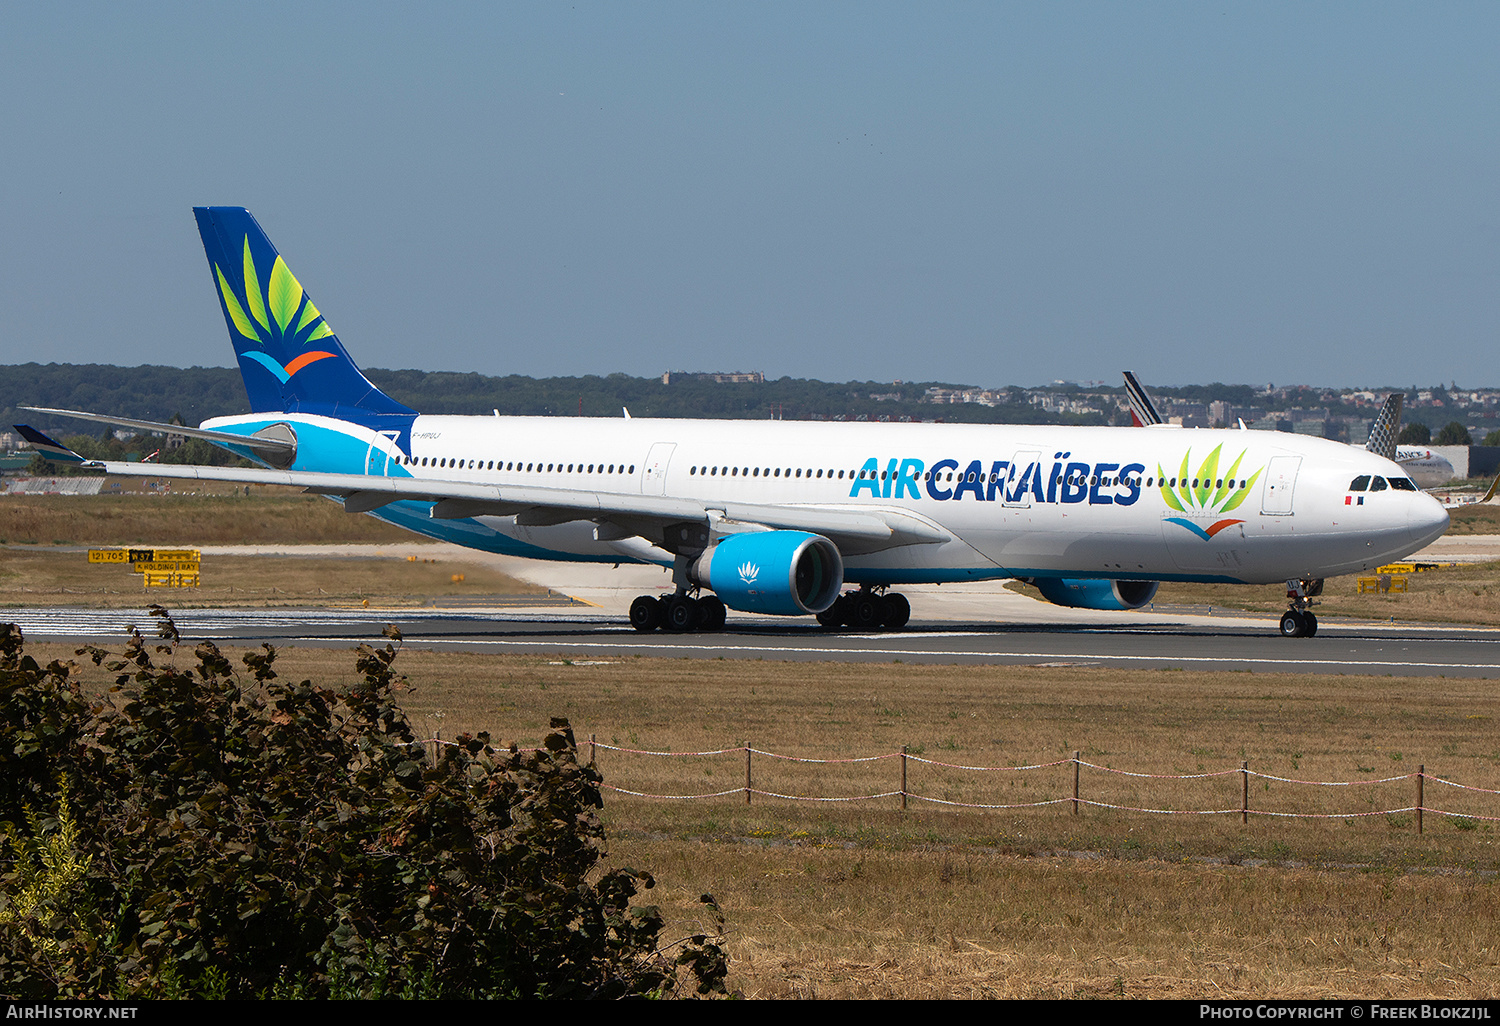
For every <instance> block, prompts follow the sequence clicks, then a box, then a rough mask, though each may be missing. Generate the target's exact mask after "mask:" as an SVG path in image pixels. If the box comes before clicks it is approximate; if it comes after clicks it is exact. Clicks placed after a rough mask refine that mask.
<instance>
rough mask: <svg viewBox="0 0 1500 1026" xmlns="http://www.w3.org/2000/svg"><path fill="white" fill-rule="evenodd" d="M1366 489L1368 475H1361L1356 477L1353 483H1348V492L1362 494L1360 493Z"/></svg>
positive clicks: (1368, 481) (1368, 479)
mask: <svg viewBox="0 0 1500 1026" xmlns="http://www.w3.org/2000/svg"><path fill="white" fill-rule="evenodd" d="M1368 487H1370V475H1369V474H1361V475H1359V476H1358V477H1356V478H1355V479H1354V480H1353V481H1350V482H1349V490H1350V491H1351V492H1362V491H1364V490H1365V489H1366V488H1368Z"/></svg>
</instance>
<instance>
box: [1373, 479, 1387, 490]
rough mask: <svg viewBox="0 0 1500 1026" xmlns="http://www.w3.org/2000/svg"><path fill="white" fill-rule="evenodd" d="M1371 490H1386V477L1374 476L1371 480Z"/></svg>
mask: <svg viewBox="0 0 1500 1026" xmlns="http://www.w3.org/2000/svg"><path fill="white" fill-rule="evenodd" d="M1370 491H1372V492H1383V491H1385V478H1383V477H1376V478H1372V479H1371V480H1370Z"/></svg>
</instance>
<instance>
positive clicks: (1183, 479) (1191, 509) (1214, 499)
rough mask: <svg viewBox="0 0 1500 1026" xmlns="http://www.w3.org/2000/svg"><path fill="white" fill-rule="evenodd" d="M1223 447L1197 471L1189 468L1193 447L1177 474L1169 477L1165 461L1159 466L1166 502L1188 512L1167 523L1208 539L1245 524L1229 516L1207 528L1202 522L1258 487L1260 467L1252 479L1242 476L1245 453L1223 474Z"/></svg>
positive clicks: (1215, 450)
mask: <svg viewBox="0 0 1500 1026" xmlns="http://www.w3.org/2000/svg"><path fill="white" fill-rule="evenodd" d="M1223 448H1224V447H1223V446H1222V445H1218V446H1215V447H1214V451H1213V452H1211V453H1209V454H1208V458H1207V459H1205V460H1204V461H1203V462H1202V463H1201V464H1199V466H1198V471H1197V473H1196V474H1193V473H1190V471H1189V467H1190V466H1191V459H1192V450H1191V449H1189V450H1188V451H1187V452H1185V453H1183V454H1182V467H1181V469H1180V470H1179V471H1178V474H1177V476H1176V477H1173V478H1170V479H1169V478H1168V477H1167V473H1166V471H1165V470H1163V469H1162V466H1161V464H1160V463H1158V464H1157V465H1156V474H1157V478H1156V479H1157V481H1158V482H1159V483H1160V487H1161V497H1162V501H1163V502H1165V503H1166V504H1167V505H1168V506H1169V507H1171V508H1172V509H1174V510H1176V511H1177V512H1179V513H1182V514H1185V515H1184V516H1181V517H1167V522H1168V523H1172V524H1177V525H1178V526H1180V527H1184V528H1186V529H1187V530H1189V531H1191V532H1193V533H1194V534H1196V535H1197V536H1198V537H1200V538H1202V539H1203V540H1204V541H1207V540H1208V539H1210V538H1212V537H1213V536H1214V535H1216V534H1218V533H1219V532H1220V531H1222V530H1224V528H1226V527H1232V526H1234V525H1235V524H1243V523H1244V521H1243V520H1235V519H1233V518H1227V519H1221V520H1216V521H1214V522H1213V523H1211V524H1209V525H1208V526H1206V527H1205V526H1203V525H1202V524H1201V523H1200V522H1199V521H1205V520H1207V519H1209V518H1210V517H1213V516H1217V515H1222V514H1224V513H1228V512H1229V511H1230V510H1233V509H1235V508H1236V507H1238V506H1239V505H1240V503H1242V502H1244V501H1245V498H1246V496H1248V495H1249V494H1250V489H1251V488H1252V487H1254V485H1255V482H1256V481H1257V480H1259V479H1260V474H1261V471H1260V470H1257V471H1256V472H1255V473H1253V474H1251V475H1250V476H1249V477H1248V478H1243V479H1242V478H1240V476H1239V470H1240V463H1241V462H1243V461H1244V459H1245V453H1244V452H1241V453H1240V454H1239V456H1238V457H1236V459H1235V461H1234V464H1233V465H1232V466H1230V468H1229V469H1228V470H1227V471H1224V472H1222V473H1221V472H1220V470H1219V456H1220V453H1221V452H1222V450H1223ZM1264 469H1265V468H1264V467H1262V468H1261V470H1264Z"/></svg>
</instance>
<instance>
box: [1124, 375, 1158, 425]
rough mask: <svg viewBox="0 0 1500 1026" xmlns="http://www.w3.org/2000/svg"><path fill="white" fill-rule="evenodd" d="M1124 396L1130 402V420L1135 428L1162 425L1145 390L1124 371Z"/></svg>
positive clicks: (1134, 378)
mask: <svg viewBox="0 0 1500 1026" xmlns="http://www.w3.org/2000/svg"><path fill="white" fill-rule="evenodd" d="M1124 373H1125V395H1126V397H1127V398H1128V399H1129V401H1130V419H1131V420H1132V421H1133V422H1134V423H1135V426H1136V427H1153V426H1155V425H1157V424H1160V423H1162V419H1161V414H1160V413H1157V412H1156V404H1155V403H1153V402H1152V401H1151V396H1150V395H1148V394H1147V392H1146V389H1145V388H1144V387H1143V386H1142V385H1141V383H1140V382H1139V381H1137V380H1136V377H1135V375H1134V374H1132V373H1130V372H1129V371H1125V372H1124Z"/></svg>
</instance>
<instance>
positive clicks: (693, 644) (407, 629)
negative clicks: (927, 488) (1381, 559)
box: [0, 608, 1500, 677]
mask: <svg viewBox="0 0 1500 1026" xmlns="http://www.w3.org/2000/svg"><path fill="white" fill-rule="evenodd" d="M1115 616H1116V618H1117V621H1116V622H1113V623H1096V624H1078V623H1055V624H1027V625H1003V624H961V623H951V622H950V623H942V622H930V621H927V622H924V621H916V622H914V623H913V624H912V625H911V626H910V627H909V628H908V629H907V630H905V631H902V632H900V633H895V634H887V633H876V634H854V633H830V632H826V631H824V630H822V629H820V628H819V627H817V626H816V625H815V624H811V623H803V622H795V623H789V622H787V621H783V620H779V619H770V618H766V619H760V618H751V617H743V618H742V617H733V616H732V617H731V620H730V623H729V625H728V627H727V628H726V629H725V630H724V631H722V632H720V633H715V634H678V635H674V634H667V633H664V632H656V633H653V634H640V633H637V632H636V631H634V630H632V629H630V628H629V627H628V626H625V625H623V624H621V623H620V622H619V621H618V619H617V618H615V617H613V616H610V615H604V614H592V615H577V614H575V613H572V612H571V611H569V612H563V611H559V612H555V613H554V612H536V613H518V612H515V611H513V610H509V609H495V610H488V609H474V610H467V611H460V610H452V609H445V610H432V609H425V610H379V609H368V610H366V609H358V610H353V609H349V610H330V609H276V610H267V609H251V610H226V609H209V610H198V609H184V610H178V611H176V612H175V613H174V622H175V623H176V625H177V628H178V630H179V631H180V632H181V635H182V637H183V638H184V640H187V641H197V640H203V639H210V640H214V641H219V642H231V643H242V644H256V645H258V644H260V643H261V642H270V643H272V644H275V645H319V646H329V647H347V646H351V645H354V644H358V643H359V642H362V641H381V640H383V639H382V635H381V632H382V630H383V629H384V628H385V626H386V625H387V624H395V625H396V626H397V627H399V628H400V630H401V632H402V635H403V636H404V638H405V642H406V644H407V645H409V646H412V647H418V648H432V649H443V650H453V651H471V652H512V653H525V652H533V653H551V654H561V655H567V654H577V655H582V656H588V657H596V656H603V655H616V656H626V655H635V654H640V655H644V656H664V657H682V656H688V657H692V658H703V659H712V658H718V657H721V656H722V657H724V658H732V659H786V660H801V661H807V660H833V661H838V662H893V661H896V660H901V661H904V662H922V663H1008V664H1017V665H1051V666H1056V665H1075V666H1118V667H1133V668H1168V667H1171V668H1180V669H1196V670H1251V671H1260V672H1290V673H1349V674H1395V675H1404V676H1463V677H1500V631H1496V630H1479V629H1465V628H1442V627H1413V626H1410V625H1401V626H1388V625H1368V624H1348V625H1345V624H1339V623H1337V622H1330V621H1326V620H1325V621H1324V622H1323V624H1322V626H1321V627H1320V629H1319V633H1318V636H1317V637H1316V638H1283V637H1281V636H1280V635H1279V634H1278V633H1277V631H1276V622H1275V621H1274V620H1272V619H1269V618H1268V619H1266V620H1264V621H1263V622H1260V623H1256V622H1253V621H1252V622H1251V623H1250V624H1249V625H1246V622H1245V620H1244V619H1243V618H1238V617H1236V618H1224V619H1223V620H1217V619H1216V618H1211V617H1203V616H1184V617H1181V618H1178V619H1177V622H1172V618H1169V617H1161V616H1157V617H1151V618H1149V619H1148V618H1147V617H1144V616H1138V615H1133V614H1115ZM0 619H4V620H7V621H12V622H16V623H19V624H20V626H21V628H22V630H23V631H24V632H25V634H26V636H27V637H29V638H32V639H35V640H65V641H68V642H75V641H76V642H83V641H88V642H92V643H109V642H118V641H119V639H121V638H122V637H123V636H124V634H125V631H126V630H127V628H128V627H129V626H130V625H132V624H134V625H136V626H137V627H139V628H140V629H141V631H142V632H143V633H148V634H154V633H155V628H154V623H155V621H153V620H152V618H151V617H150V615H149V614H148V613H147V612H146V611H145V610H144V609H140V610H93V609H55V608H54V609H34V610H7V611H5V612H4V613H3V614H0Z"/></svg>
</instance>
